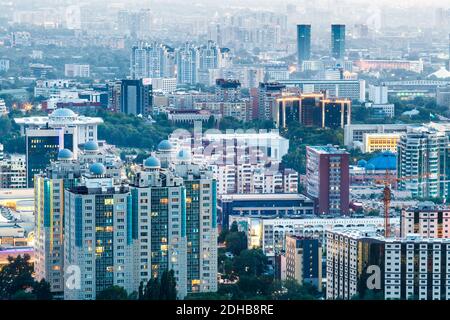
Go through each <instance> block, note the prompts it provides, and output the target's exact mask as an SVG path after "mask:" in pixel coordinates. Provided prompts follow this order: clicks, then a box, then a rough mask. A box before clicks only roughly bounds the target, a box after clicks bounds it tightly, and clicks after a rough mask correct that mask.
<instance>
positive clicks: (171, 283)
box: [159, 270, 177, 300]
mask: <svg viewBox="0 0 450 320" xmlns="http://www.w3.org/2000/svg"><path fill="white" fill-rule="evenodd" d="M176 285H177V284H176V280H175V273H174V271H173V270H170V271H167V270H165V271H164V272H163V274H162V276H161V289H160V295H159V300H176V299H177V289H176Z"/></svg>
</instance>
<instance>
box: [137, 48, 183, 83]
mask: <svg viewBox="0 0 450 320" xmlns="http://www.w3.org/2000/svg"><path fill="white" fill-rule="evenodd" d="M130 61H131V63H130V71H131V78H132V79H133V80H140V79H144V78H172V77H174V72H175V57H174V54H173V49H172V48H170V47H168V46H166V45H164V44H161V43H157V42H152V43H145V42H142V41H141V42H139V43H138V44H137V45H135V46H133V48H132V49H131V59H130Z"/></svg>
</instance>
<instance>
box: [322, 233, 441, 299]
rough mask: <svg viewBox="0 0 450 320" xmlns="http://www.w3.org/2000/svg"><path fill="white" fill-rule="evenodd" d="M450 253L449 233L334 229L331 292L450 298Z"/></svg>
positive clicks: (334, 294) (330, 237)
mask: <svg viewBox="0 0 450 320" xmlns="http://www.w3.org/2000/svg"><path fill="white" fill-rule="evenodd" d="M449 255H450V240H448V239H435V238H427V239H425V238H422V237H420V236H409V237H407V238H384V237H379V236H376V235H375V234H374V233H373V232H365V231H357V230H346V231H329V232H327V291H326V297H327V299H344V300H348V299H351V298H353V297H355V296H359V297H360V298H361V297H364V296H366V295H368V294H369V293H370V292H372V293H376V294H379V295H381V297H382V298H384V299H386V300H406V299H408V300H409V299H411V300H448V299H450V286H449V284H448V280H447V274H448V273H449V272H450V266H449V264H448V260H449ZM371 276H372V279H369V277H371ZM373 276H375V277H376V281H374V279H375V278H373ZM375 285H379V287H377V286H375Z"/></svg>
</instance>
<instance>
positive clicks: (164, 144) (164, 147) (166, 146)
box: [158, 140, 173, 151]
mask: <svg viewBox="0 0 450 320" xmlns="http://www.w3.org/2000/svg"><path fill="white" fill-rule="evenodd" d="M172 149H173V146H172V144H171V143H170V142H169V140H163V141H161V142H160V143H159V144H158V150H159V151H170V150H172Z"/></svg>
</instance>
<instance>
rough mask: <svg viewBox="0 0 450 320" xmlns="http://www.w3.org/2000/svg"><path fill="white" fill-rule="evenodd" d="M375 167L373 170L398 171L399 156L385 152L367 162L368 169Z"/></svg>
mask: <svg viewBox="0 0 450 320" xmlns="http://www.w3.org/2000/svg"><path fill="white" fill-rule="evenodd" d="M368 166H373V168H374V169H371V170H397V156H396V155H395V154H393V153H392V152H383V153H380V154H378V155H376V156H375V157H373V158H372V159H370V160H369V161H368V162H367V166H366V168H367V169H369V168H368Z"/></svg>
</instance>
